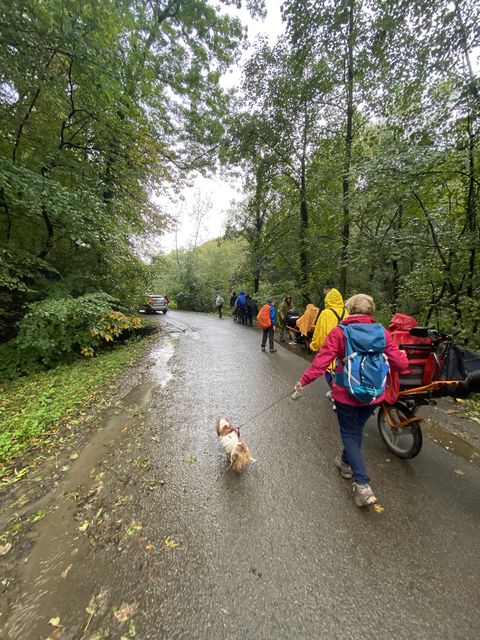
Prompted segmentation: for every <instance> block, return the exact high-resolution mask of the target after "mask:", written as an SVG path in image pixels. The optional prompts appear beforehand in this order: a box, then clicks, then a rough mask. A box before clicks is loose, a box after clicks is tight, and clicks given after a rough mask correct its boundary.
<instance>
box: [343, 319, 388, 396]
mask: <svg viewBox="0 0 480 640" xmlns="http://www.w3.org/2000/svg"><path fill="white" fill-rule="evenodd" d="M337 326H339V327H340V328H341V329H342V331H343V334H344V336H345V359H344V361H343V370H341V371H335V384H338V385H340V386H342V387H346V388H347V389H348V391H349V392H350V393H351V395H352V396H353V397H354V398H355V399H356V400H359V401H360V402H363V403H365V404H370V403H371V402H373V401H374V400H376V399H377V398H378V397H379V396H381V395H382V393H383V392H384V391H385V385H386V382H387V374H388V371H389V369H390V367H389V364H388V358H387V356H386V355H385V354H384V351H385V347H386V344H387V341H386V338H385V331H384V329H383V327H382V325H380V324H366V323H365V324H349V325H345V324H339V325H337Z"/></svg>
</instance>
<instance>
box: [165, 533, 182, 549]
mask: <svg viewBox="0 0 480 640" xmlns="http://www.w3.org/2000/svg"><path fill="white" fill-rule="evenodd" d="M164 542H165V546H166V547H168V548H169V549H175V547H178V545H179V544H180V543H179V542H177V541H176V540H175V538H172V537H171V536H167V537H166V538H165V541H164Z"/></svg>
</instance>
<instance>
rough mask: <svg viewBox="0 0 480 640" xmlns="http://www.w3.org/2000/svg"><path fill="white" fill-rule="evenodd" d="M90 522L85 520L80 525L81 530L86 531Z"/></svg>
mask: <svg viewBox="0 0 480 640" xmlns="http://www.w3.org/2000/svg"><path fill="white" fill-rule="evenodd" d="M89 525H90V523H89V521H88V520H84V521H83V522H82V524H81V525H80V526H79V527H78V529H79V531H86V530H87V529H88V527H89Z"/></svg>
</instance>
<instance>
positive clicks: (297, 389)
mask: <svg viewBox="0 0 480 640" xmlns="http://www.w3.org/2000/svg"><path fill="white" fill-rule="evenodd" d="M302 391H303V387H302V385H301V384H300V382H297V383H296V384H295V386H294V387H293V393H292V400H299V398H301V396H302Z"/></svg>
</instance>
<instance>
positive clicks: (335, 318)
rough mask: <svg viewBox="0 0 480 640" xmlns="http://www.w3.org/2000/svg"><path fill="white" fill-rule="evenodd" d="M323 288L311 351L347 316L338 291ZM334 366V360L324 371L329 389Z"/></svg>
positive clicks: (321, 344)
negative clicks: (321, 308)
mask: <svg viewBox="0 0 480 640" xmlns="http://www.w3.org/2000/svg"><path fill="white" fill-rule="evenodd" d="M325 290H326V291H327V293H326V295H325V308H324V309H323V311H321V312H320V315H319V316H318V319H317V323H316V325H315V330H314V332H313V338H312V341H311V342H310V349H311V350H312V351H318V350H319V349H320V348H321V347H323V345H324V344H325V340H326V339H327V336H328V334H329V333H330V331H331V330H332V329H334V328H335V327H336V326H337V324H338V323H339V322H341V321H342V320H343V319H344V318H348V311H347V310H346V309H345V306H344V303H343V298H342V294H341V293H340V291H339V290H338V289H335V288H334V287H328V289H327V287H325ZM334 368H335V362H332V364H331V365H330V366H329V368H328V371H326V372H325V380H326V381H327V382H328V386H329V387H330V389H331V388H332V379H333V370H334ZM327 398H328V399H329V400H332V401H333V398H332V392H331V391H328V392H327ZM332 408H333V409H335V403H333V404H332Z"/></svg>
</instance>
